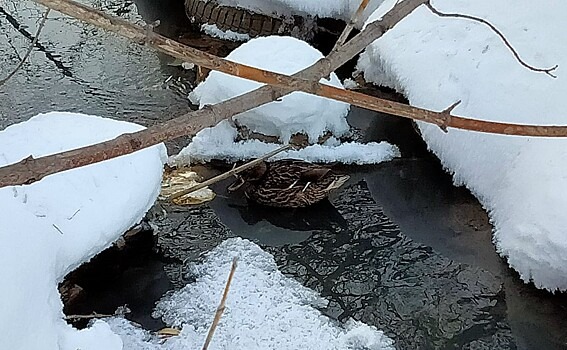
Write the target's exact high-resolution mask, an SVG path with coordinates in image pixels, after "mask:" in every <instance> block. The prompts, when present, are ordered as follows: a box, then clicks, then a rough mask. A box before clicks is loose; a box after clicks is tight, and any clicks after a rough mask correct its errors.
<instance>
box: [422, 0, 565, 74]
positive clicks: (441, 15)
mask: <svg viewBox="0 0 567 350" xmlns="http://www.w3.org/2000/svg"><path fill="white" fill-rule="evenodd" d="M425 5H426V6H427V8H428V9H429V10H430V11H431V12H433V13H434V14H436V15H437V16H439V17H453V18H464V19H468V20H471V21H475V22H479V23H482V24H484V25H486V26H487V27H489V28H490V29H491V30H492V31H493V32H494V33H496V35H498V36H499V37H500V39H502V41H503V42H504V45H506V46H507V47H508V49H509V50H510V51H511V52H512V55H514V57H515V58H516V60H517V61H518V62H519V63H520V64H521V65H522V66H524V67H526V68H527V69H529V70H532V71H534V72H541V73H545V74H547V75H549V76H550V77H552V78H557V76H556V75H554V74H553V73H551V72H553V71H554V70H556V69H557V67H559V65H557V64H556V65H555V66H553V67H551V68H537V67H534V66H532V65H529V64H528V63H526V62H525V61H524V60H523V59H522V58H521V57H520V55H519V54H518V52H517V51H516V49H514V47H513V46H512V44H510V42H509V41H508V39H506V37H505V36H504V34H502V32H501V31H500V30H499V29H498V28H496V26H494V25H493V24H492V23H490V22H488V21H487V20H485V19H482V18H479V17H475V16H471V15H463V14H460V13H444V12H441V11H439V10H437V9H436V8H435V7H433V5H432V4H431V1H427V2H426V3H425Z"/></svg>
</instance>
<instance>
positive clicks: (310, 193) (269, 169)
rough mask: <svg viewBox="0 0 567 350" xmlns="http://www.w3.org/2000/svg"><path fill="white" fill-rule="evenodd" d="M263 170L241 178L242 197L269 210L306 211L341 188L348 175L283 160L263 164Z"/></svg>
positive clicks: (253, 170) (308, 164)
mask: <svg viewBox="0 0 567 350" xmlns="http://www.w3.org/2000/svg"><path fill="white" fill-rule="evenodd" d="M262 166H263V168H261V170H259V169H260V168H259V169H252V170H251V171H249V172H248V173H243V174H241V176H242V179H243V180H244V181H246V182H247V186H246V189H245V193H246V196H247V197H248V198H249V199H251V200H253V201H255V202H258V203H260V204H263V205H267V206H272V207H290V208H296V207H306V206H309V205H312V204H315V203H317V202H319V201H321V200H323V199H324V198H326V197H327V196H328V195H329V192H330V191H332V190H334V189H337V188H339V187H340V186H342V185H343V184H344V183H345V182H346V181H347V180H348V178H349V177H348V175H338V174H335V173H333V172H332V171H331V170H330V169H329V168H326V167H323V166H320V165H316V164H312V163H308V162H304V161H300V160H291V159H285V160H280V161H275V162H271V163H265V164H263V165H262Z"/></svg>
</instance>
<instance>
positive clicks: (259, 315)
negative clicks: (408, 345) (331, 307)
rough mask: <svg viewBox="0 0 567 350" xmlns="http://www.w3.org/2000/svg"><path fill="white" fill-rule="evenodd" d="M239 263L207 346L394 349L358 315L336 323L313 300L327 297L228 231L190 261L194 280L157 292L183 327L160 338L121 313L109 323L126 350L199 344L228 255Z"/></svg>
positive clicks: (163, 312) (169, 319)
mask: <svg viewBox="0 0 567 350" xmlns="http://www.w3.org/2000/svg"><path fill="white" fill-rule="evenodd" d="M235 256H236V257H238V258H239V261H238V267H237V270H236V273H235V275H234V279H233V282H232V285H231V288H230V293H229V295H228V299H227V308H226V310H225V312H224V314H223V317H222V319H221V322H220V324H219V326H218V328H217V330H216V332H215V335H214V337H213V340H212V343H211V346H210V349H234V350H238V349H246V350H255V349H278V350H288V349H289V350H292V349H293V350H295V349H313V350H316V349H325V350H327V349H344V350H346V349H360V350H362V349H375V350H378V349H393V341H392V340H391V339H389V338H388V337H386V336H385V335H384V334H383V333H382V332H381V331H378V330H376V329H375V328H374V327H370V326H367V325H365V324H363V323H360V322H356V321H349V322H348V323H347V324H346V325H344V326H341V325H340V324H338V323H337V322H334V321H332V320H330V319H329V318H327V317H325V316H323V315H322V314H321V313H320V312H319V311H318V310H317V309H315V307H316V306H324V305H325V304H326V300H325V299H322V298H321V297H320V296H319V295H317V294H316V293H315V292H314V291H312V290H310V289H308V288H306V287H303V286H302V285H301V284H299V283H298V282H296V281H295V280H292V279H290V278H287V277H285V276H283V275H282V274H281V273H280V272H279V271H278V270H277V266H276V264H275V262H274V259H273V257H272V256H271V255H270V254H268V253H266V252H264V251H262V249H260V248H259V247H258V246H257V245H255V244H253V243H251V242H249V241H247V240H243V239H241V238H233V239H229V240H227V241H225V242H223V243H222V244H221V245H219V246H218V247H217V248H215V249H214V250H213V251H211V252H210V253H209V254H208V255H207V257H206V259H205V261H204V262H203V263H202V264H200V265H196V266H194V268H193V274H194V276H195V279H196V281H195V282H194V283H192V284H189V285H187V286H185V287H184V288H183V289H181V290H179V291H177V292H175V293H174V294H172V295H170V296H168V297H165V298H164V299H162V300H161V301H160V302H159V303H158V305H157V309H156V312H155V314H156V316H160V317H162V318H163V319H164V321H165V322H166V323H167V324H171V325H174V326H178V327H182V331H181V334H180V335H179V336H176V337H172V338H170V339H168V340H166V341H165V342H164V343H163V344H159V343H158V342H157V340H156V339H155V338H153V337H151V336H150V335H149V334H148V333H147V332H144V331H142V330H140V329H139V328H136V327H134V326H132V325H131V324H130V323H128V322H126V321H124V320H123V319H120V318H115V319H113V320H111V321H109V323H110V324H111V326H112V329H113V330H114V331H115V332H116V333H117V334H120V336H121V337H122V340H123V342H124V345H125V348H126V349H148V350H150V349H170V350H177V349H180V350H181V349H183V350H189V349H200V348H201V347H202V344H203V341H204V339H205V337H206V334H207V332H208V329H209V326H210V323H211V321H212V317H213V315H214V313H215V310H216V308H217V306H218V303H219V301H220V298H221V293H222V291H223V288H224V285H225V283H226V279H227V276H228V273H229V271H230V265H231V260H232V258H233V257H235Z"/></svg>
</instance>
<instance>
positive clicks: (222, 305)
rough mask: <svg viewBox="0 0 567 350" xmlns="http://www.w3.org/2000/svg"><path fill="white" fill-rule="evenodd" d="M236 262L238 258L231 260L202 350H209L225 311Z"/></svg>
mask: <svg viewBox="0 0 567 350" xmlns="http://www.w3.org/2000/svg"><path fill="white" fill-rule="evenodd" d="M237 262H238V258H237V257H234V258H233V259H232V265H231V267H230V273H229V274H228V279H227V280H226V285H225V286H224V292H223V293H222V298H221V301H220V304H219V306H218V307H217V311H216V312H215V318H214V319H213V323H212V324H211V328H209V332H208V333H207V338H206V339H205V343H204V344H203V348H202V350H207V349H208V348H209V344H210V343H211V339H213V334H215V330H216V329H217V326H218V324H219V322H220V319H221V317H222V314H223V312H224V309H225V304H226V298H227V297H228V291H229V289H230V283H231V282H232V278H233V277H234V271H236V265H237Z"/></svg>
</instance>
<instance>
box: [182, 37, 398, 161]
mask: <svg viewBox="0 0 567 350" xmlns="http://www.w3.org/2000/svg"><path fill="white" fill-rule="evenodd" d="M227 58H228V59H229V60H232V61H235V62H239V63H244V64H247V65H251V66H255V67H259V68H263V69H267V70H271V71H275V72H278V73H284V74H293V73H296V72H297V71H299V70H301V69H304V68H306V67H308V66H310V65H311V64H313V63H314V62H316V61H317V60H319V59H321V58H323V55H322V54H321V53H320V52H319V51H317V50H316V49H314V48H312V47H311V46H309V44H307V43H305V42H303V41H301V40H298V39H294V38H290V37H281V36H271V37H265V38H257V39H252V40H250V41H249V42H247V43H245V44H243V45H242V46H240V47H239V48H237V49H236V50H234V51H233V52H232V53H231V54H230V55H229V56H228V57H227ZM321 82H322V83H325V84H331V85H333V86H336V87H341V88H342V84H341V83H340V81H339V79H338V78H337V76H336V75H335V74H334V73H333V74H331V80H330V81H328V80H326V79H321ZM260 86H261V84H259V83H255V82H252V81H249V80H245V79H242V78H237V77H232V76H228V75H226V74H223V73H220V72H212V73H211V74H210V76H209V77H208V78H207V79H206V80H205V81H204V82H203V83H201V84H200V85H199V86H198V87H197V88H196V89H195V90H194V91H193V92H192V93H191V94H190V96H189V97H190V99H191V100H192V101H193V102H194V103H199V105H200V107H203V106H204V105H207V104H215V103H218V102H221V101H224V100H227V99H229V98H232V97H234V96H238V95H241V94H244V93H246V92H249V91H251V90H253V89H255V88H258V87H260ZM348 111H349V105H348V104H345V103H342V102H337V101H333V100H330V99H327V98H322V97H318V96H313V95H309V94H305V93H302V92H293V93H291V94H289V95H287V96H285V97H283V98H282V99H281V101H275V102H271V103H269V104H266V105H264V106H260V107H257V108H254V109H252V110H251V111H248V112H245V113H242V114H240V115H238V116H236V117H235V118H236V120H237V121H238V123H240V124H241V125H244V126H246V127H247V128H248V129H249V130H251V131H253V132H257V133H261V134H264V135H271V136H277V137H278V138H279V139H280V141H282V142H284V143H287V142H288V141H289V139H290V137H291V136H292V135H293V134H296V133H304V134H306V135H308V137H309V143H310V144H311V146H309V147H307V148H305V149H303V150H301V151H289V152H285V153H282V154H280V155H279V156H277V157H276V159H277V158H278V157H279V158H289V157H293V158H300V159H304V160H308V161H316V162H336V161H338V162H342V163H349V164H375V163H380V162H382V161H387V160H390V159H392V158H393V157H395V156H397V155H398V150H397V148H396V147H395V146H392V145H390V144H388V143H386V142H382V143H371V144H366V145H363V144H357V143H345V144H340V142H339V141H338V140H337V138H339V137H341V136H344V135H345V134H347V133H348V132H349V126H348V123H347V121H346V115H347V113H348ZM326 132H331V133H332V135H333V137H332V138H331V139H330V140H329V141H327V143H325V144H324V145H317V144H316V142H317V140H318V139H319V137H320V136H323V135H324V134H325V133H326ZM235 139H236V130H235V129H234V128H233V127H232V126H231V125H230V124H229V123H228V122H222V123H220V124H219V125H217V126H215V127H213V128H207V129H204V130H202V131H200V132H199V133H198V134H197V135H196V136H195V137H194V138H193V140H192V142H191V144H190V145H189V146H188V147H186V148H185V149H184V150H183V151H182V152H181V153H180V156H178V157H176V158H175V160H174V162H175V163H177V164H180V163H188V162H189V161H208V160H210V159H226V160H229V161H234V160H245V159H250V158H255V157H259V156H261V155H263V154H264V153H266V152H269V151H271V150H274V149H276V148H277V147H278V145H276V144H268V143H264V142H260V141H258V140H250V141H241V142H236V141H235Z"/></svg>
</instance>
